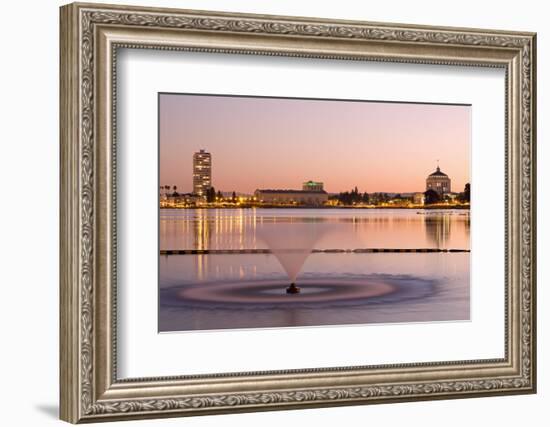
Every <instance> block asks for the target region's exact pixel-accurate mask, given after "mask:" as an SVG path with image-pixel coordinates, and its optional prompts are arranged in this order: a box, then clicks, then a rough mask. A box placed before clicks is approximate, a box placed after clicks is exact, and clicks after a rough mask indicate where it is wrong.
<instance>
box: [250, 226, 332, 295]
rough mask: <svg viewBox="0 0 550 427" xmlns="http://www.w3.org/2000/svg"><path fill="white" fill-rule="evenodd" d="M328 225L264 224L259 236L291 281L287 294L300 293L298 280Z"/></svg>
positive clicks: (259, 230)
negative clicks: (297, 284)
mask: <svg viewBox="0 0 550 427" xmlns="http://www.w3.org/2000/svg"><path fill="white" fill-rule="evenodd" d="M327 230H328V225H327V224H324V223H319V222H311V223H307V222H305V223H304V222H300V223H293V222H288V223H282V224H281V223H278V224H262V225H261V226H259V227H258V228H257V230H256V233H257V236H258V237H259V238H260V239H261V240H263V241H264V242H265V244H266V245H267V247H268V248H269V250H270V251H271V253H272V254H273V255H274V256H275V257H276V258H277V260H278V261H279V263H280V264H281V266H282V267H283V269H284V270H285V271H286V273H287V275H288V278H289V280H290V286H288V288H286V293H287V294H297V293H300V288H299V287H298V286H296V278H297V277H298V273H300V270H301V269H302V267H303V265H304V263H305V261H306V259H307V257H308V256H309V255H310V254H311V251H312V250H313V248H314V246H315V244H316V243H317V242H318V241H319V240H320V239H321V237H322V236H323V235H324V234H325V233H326V232H327Z"/></svg>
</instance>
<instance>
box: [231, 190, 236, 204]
mask: <svg viewBox="0 0 550 427" xmlns="http://www.w3.org/2000/svg"><path fill="white" fill-rule="evenodd" d="M231 201H232V202H233V203H236V202H237V193H235V192H234V191H233V194H232V195H231Z"/></svg>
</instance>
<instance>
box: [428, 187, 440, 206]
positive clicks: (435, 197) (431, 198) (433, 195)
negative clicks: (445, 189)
mask: <svg viewBox="0 0 550 427" xmlns="http://www.w3.org/2000/svg"><path fill="white" fill-rule="evenodd" d="M440 201H441V196H440V195H439V193H438V192H437V191H435V190H432V189H430V190H428V191H426V192H425V193H424V204H425V205H433V204H435V203H439V202H440Z"/></svg>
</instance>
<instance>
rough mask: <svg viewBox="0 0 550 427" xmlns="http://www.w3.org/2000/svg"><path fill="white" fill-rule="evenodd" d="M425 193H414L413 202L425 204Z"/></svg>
mask: <svg viewBox="0 0 550 427" xmlns="http://www.w3.org/2000/svg"><path fill="white" fill-rule="evenodd" d="M424 198H425V196H424V193H414V194H413V196H412V201H413V204H415V205H423V204H424Z"/></svg>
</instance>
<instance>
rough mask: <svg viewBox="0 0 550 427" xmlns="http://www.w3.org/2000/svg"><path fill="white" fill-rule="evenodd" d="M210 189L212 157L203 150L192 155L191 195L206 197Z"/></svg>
mask: <svg viewBox="0 0 550 427" xmlns="http://www.w3.org/2000/svg"><path fill="white" fill-rule="evenodd" d="M210 187H212V155H211V154H210V153H208V152H206V151H204V150H202V149H201V150H200V151H198V152H196V153H195V154H193V193H194V194H196V195H197V196H200V197H203V198H205V197H206V191H207V190H208V189H209V188H210Z"/></svg>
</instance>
